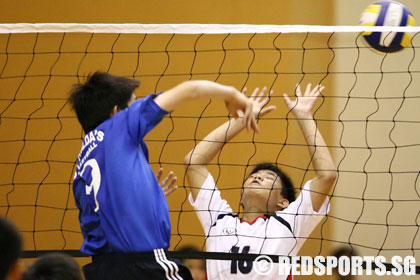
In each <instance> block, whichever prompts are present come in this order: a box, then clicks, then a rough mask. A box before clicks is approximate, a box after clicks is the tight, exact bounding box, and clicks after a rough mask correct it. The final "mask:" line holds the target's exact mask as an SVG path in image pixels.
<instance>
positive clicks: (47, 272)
mask: <svg viewBox="0 0 420 280" xmlns="http://www.w3.org/2000/svg"><path fill="white" fill-rule="evenodd" d="M82 279H83V275H82V270H81V269H80V266H79V264H78V263H77V262H76V261H75V260H73V259H72V258H71V257H70V256H68V255H66V254H61V253H50V254H46V255H44V256H42V257H40V258H39V259H37V260H36V261H35V262H34V263H33V264H32V265H30V266H29V268H28V269H27V270H26V271H25V273H24V274H23V277H22V280H82Z"/></svg>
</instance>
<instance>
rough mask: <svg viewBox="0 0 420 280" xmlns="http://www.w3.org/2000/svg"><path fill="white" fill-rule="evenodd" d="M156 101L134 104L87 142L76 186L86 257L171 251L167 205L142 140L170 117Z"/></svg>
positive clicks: (101, 125) (107, 122)
mask: <svg viewBox="0 0 420 280" xmlns="http://www.w3.org/2000/svg"><path fill="white" fill-rule="evenodd" d="M155 96H156V95H149V96H147V97H146V98H143V99H140V100H137V101H135V102H134V103H133V104H132V105H131V106H130V107H128V108H127V109H125V110H122V111H120V112H118V113H117V114H115V115H114V116H113V117H112V118H110V119H108V120H106V121H105V122H103V123H101V124H100V125H99V126H98V127H97V128H95V129H94V130H93V131H91V132H89V133H88V134H87V135H86V136H85V138H84V139H83V145H82V150H81V152H80V154H79V157H78V158H77V169H76V174H75V178H74V182H73V192H74V197H75V200H76V205H77V207H78V208H79V211H80V213H79V220H80V225H81V229H82V234H83V237H84V242H83V245H82V248H81V251H82V252H83V253H86V254H89V255H96V254H108V253H113V252H144V251H152V250H154V249H158V248H164V249H165V248H168V247H169V241H170V236H171V226H170V220H169V208H168V203H167V201H166V198H165V195H164V193H163V191H162V189H161V187H160V186H159V183H158V182H157V179H156V176H155V174H154V172H153V170H152V168H151V167H150V165H149V155H148V150H147V146H146V143H145V142H144V140H143V138H144V136H145V135H146V134H147V133H148V132H149V131H150V130H151V129H152V128H154V127H155V126H156V125H157V124H158V123H159V122H160V121H161V120H162V118H163V117H164V116H165V115H166V114H167V112H166V111H165V110H163V109H161V108H160V107H159V106H158V105H157V104H156V103H155V102H154V100H153V98H154V97H155Z"/></svg>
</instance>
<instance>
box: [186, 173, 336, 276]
mask: <svg viewBox="0 0 420 280" xmlns="http://www.w3.org/2000/svg"><path fill="white" fill-rule="evenodd" d="M310 183H311V181H308V182H306V184H305V186H304V188H303V189H302V191H301V193H300V194H299V196H298V197H297V198H296V200H295V201H294V202H292V203H290V204H289V207H287V208H286V209H285V210H283V211H277V212H276V213H275V214H274V215H270V216H259V217H258V218H256V219H255V220H254V221H253V222H248V221H244V220H241V219H239V217H238V216H237V214H235V213H233V212H232V208H231V207H230V206H229V204H228V203H227V202H226V200H223V199H222V198H221V196H220V191H219V190H218V189H217V187H216V185H215V183H214V179H213V177H212V176H211V175H210V174H209V176H208V177H207V179H206V181H205V182H204V184H203V186H202V188H201V190H200V192H199V194H198V196H197V198H196V200H195V201H194V199H193V198H192V195H191V194H190V196H189V200H190V203H191V205H192V206H193V207H194V209H195V210H196V213H197V215H198V218H199V220H200V222H201V225H202V226H203V229H204V232H205V234H206V248H207V251H208V252H226V253H249V254H267V255H282V256H296V255H297V253H298V252H299V250H300V248H301V247H302V244H303V243H304V242H305V240H306V239H307V237H309V235H310V233H311V232H312V231H313V230H314V228H315V227H316V226H317V224H318V223H319V222H320V221H321V220H322V219H323V217H324V216H325V215H326V214H327V213H328V211H329V200H328V198H326V199H325V201H324V203H323V204H322V206H321V208H320V210H319V211H318V212H316V211H314V210H313V207H312V201H311V198H310V190H309V186H310ZM252 267H253V262H246V261H220V260H207V277H208V279H209V280H214V279H241V280H245V279H253V280H255V279H287V277H288V276H287V275H286V276H282V277H279V270H278V266H277V265H275V266H274V267H273V269H272V270H271V273H270V274H268V275H258V274H257V272H255V270H253V269H252Z"/></svg>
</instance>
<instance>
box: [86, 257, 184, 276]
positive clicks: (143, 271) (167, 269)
mask: <svg viewBox="0 0 420 280" xmlns="http://www.w3.org/2000/svg"><path fill="white" fill-rule="evenodd" d="M83 273H84V274H85V278H86V280H118V279H121V280H131V279H133V280H134V279H136V280H139V279H141V280H159V279H164V280H192V276H191V273H190V271H189V270H188V268H186V267H185V266H184V265H182V264H179V263H175V262H174V261H172V260H169V259H168V255H167V253H166V251H165V250H163V249H156V250H153V251H152V252H141V253H115V254H108V255H99V256H93V257H92V263H89V264H87V265H85V266H84V267H83Z"/></svg>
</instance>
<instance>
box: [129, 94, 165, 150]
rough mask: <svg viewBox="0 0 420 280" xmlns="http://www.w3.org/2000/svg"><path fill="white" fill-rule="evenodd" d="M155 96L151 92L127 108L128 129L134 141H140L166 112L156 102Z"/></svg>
mask: <svg viewBox="0 0 420 280" xmlns="http://www.w3.org/2000/svg"><path fill="white" fill-rule="evenodd" d="M156 96H157V95H156V94H151V95H149V96H147V97H145V98H142V99H139V100H137V101H135V102H134V103H133V104H131V106H129V107H128V108H127V111H126V114H127V115H126V116H127V120H128V130H129V133H130V135H131V136H132V137H133V138H134V140H135V141H136V142H140V141H141V140H142V139H143V138H144V137H145V136H146V134H147V133H148V132H149V131H150V130H152V129H153V128H154V127H155V126H156V125H157V124H158V123H159V122H160V121H161V120H162V119H163V117H164V116H165V115H166V114H167V113H168V112H167V111H165V110H164V109H162V108H160V107H159V105H157V104H156V102H155V101H154V98H155V97H156Z"/></svg>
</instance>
